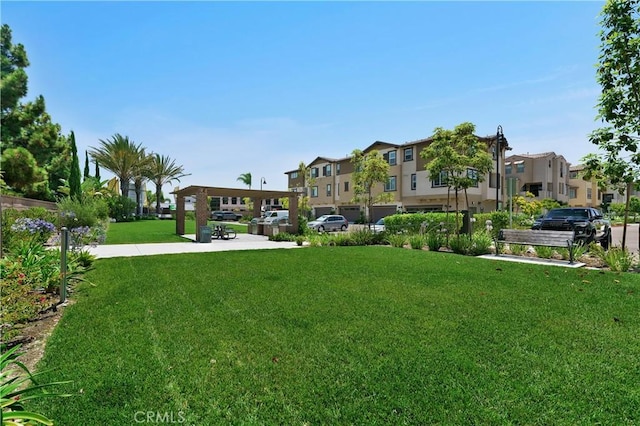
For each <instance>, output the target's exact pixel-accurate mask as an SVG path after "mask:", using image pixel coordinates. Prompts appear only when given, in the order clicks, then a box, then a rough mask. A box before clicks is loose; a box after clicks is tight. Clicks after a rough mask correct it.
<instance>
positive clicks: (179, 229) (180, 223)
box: [176, 195, 185, 235]
mask: <svg viewBox="0 0 640 426" xmlns="http://www.w3.org/2000/svg"><path fill="white" fill-rule="evenodd" d="M184 219H185V217H184V195H178V196H176V234H177V235H184Z"/></svg>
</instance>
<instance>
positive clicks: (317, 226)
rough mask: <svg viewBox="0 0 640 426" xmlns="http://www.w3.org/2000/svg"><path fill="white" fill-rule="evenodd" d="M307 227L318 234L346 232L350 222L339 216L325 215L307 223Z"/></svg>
mask: <svg viewBox="0 0 640 426" xmlns="http://www.w3.org/2000/svg"><path fill="white" fill-rule="evenodd" d="M307 227H309V228H311V229H314V230H316V231H318V232H325V231H346V230H347V228H348V227H349V221H348V220H347V219H345V217H344V216H342V215H339V214H325V215H322V216H320V217H319V218H317V219H316V220H312V221H311V222H309V223H307Z"/></svg>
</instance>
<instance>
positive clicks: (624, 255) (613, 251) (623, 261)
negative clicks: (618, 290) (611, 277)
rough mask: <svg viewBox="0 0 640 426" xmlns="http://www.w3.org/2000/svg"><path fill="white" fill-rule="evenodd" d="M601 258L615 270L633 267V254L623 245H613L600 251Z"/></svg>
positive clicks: (623, 270)
mask: <svg viewBox="0 0 640 426" xmlns="http://www.w3.org/2000/svg"><path fill="white" fill-rule="evenodd" d="M599 257H600V259H601V260H602V261H603V262H604V263H605V264H606V265H607V266H608V267H609V269H611V270H612V271H614V272H627V271H629V270H631V268H632V267H633V263H634V262H633V254H631V253H630V252H629V251H628V250H627V249H623V248H622V247H611V248H610V249H609V250H606V251H604V250H603V251H602V252H601V253H600V256H599Z"/></svg>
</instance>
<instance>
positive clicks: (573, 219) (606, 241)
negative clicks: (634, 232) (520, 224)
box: [531, 207, 611, 250]
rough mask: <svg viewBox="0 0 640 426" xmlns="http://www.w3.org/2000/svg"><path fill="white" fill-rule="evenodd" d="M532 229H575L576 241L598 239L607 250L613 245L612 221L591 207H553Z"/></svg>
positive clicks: (587, 242) (589, 241) (586, 242)
mask: <svg viewBox="0 0 640 426" xmlns="http://www.w3.org/2000/svg"><path fill="white" fill-rule="evenodd" d="M531 229H542V230H549V231H574V235H575V240H576V242H578V241H582V242H584V243H585V244H590V243H591V242H593V241H597V242H599V243H600V245H601V246H602V248H604V249H605V250H606V249H608V248H609V246H610V245H611V223H610V222H609V221H608V220H607V219H605V218H604V217H603V216H602V213H600V212H599V211H598V210H596V209H594V208H591V207H567V208H557V209H551V210H549V211H548V212H547V214H545V215H544V216H543V217H541V218H540V219H536V221H535V222H534V223H533V226H532V227H531Z"/></svg>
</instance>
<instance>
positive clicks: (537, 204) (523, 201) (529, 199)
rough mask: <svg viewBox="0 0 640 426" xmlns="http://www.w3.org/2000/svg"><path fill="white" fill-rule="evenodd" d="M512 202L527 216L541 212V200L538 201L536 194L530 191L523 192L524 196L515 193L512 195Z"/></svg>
mask: <svg viewBox="0 0 640 426" xmlns="http://www.w3.org/2000/svg"><path fill="white" fill-rule="evenodd" d="M513 203H514V204H515V205H516V206H518V208H519V209H520V211H522V213H524V214H525V215H527V216H530V217H533V216H535V215H539V214H540V213H542V208H543V204H542V202H541V201H538V200H537V199H536V196H535V195H534V194H532V193H531V192H527V193H525V194H524V197H523V196H522V195H515V196H514V197H513Z"/></svg>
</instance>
